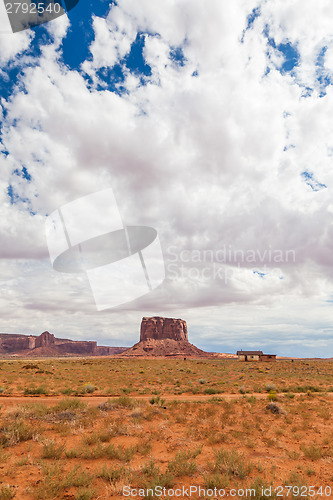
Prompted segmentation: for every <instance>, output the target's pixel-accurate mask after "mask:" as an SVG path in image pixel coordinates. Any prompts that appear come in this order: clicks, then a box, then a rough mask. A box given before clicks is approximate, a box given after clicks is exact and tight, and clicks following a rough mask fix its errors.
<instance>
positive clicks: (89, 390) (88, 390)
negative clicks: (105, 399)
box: [83, 384, 96, 394]
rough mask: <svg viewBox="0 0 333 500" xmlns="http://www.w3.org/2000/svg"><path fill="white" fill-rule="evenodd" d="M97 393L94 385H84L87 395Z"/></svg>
mask: <svg viewBox="0 0 333 500" xmlns="http://www.w3.org/2000/svg"><path fill="white" fill-rule="evenodd" d="M95 391H96V387H95V386H94V385H93V384H84V386H83V392H86V393H87V394H92V393H93V392H95Z"/></svg>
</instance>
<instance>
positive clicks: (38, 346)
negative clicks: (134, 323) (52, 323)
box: [0, 332, 126, 356]
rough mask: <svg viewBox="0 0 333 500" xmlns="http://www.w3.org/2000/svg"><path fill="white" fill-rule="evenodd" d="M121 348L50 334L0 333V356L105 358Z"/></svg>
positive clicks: (121, 349) (116, 352)
mask: <svg viewBox="0 0 333 500" xmlns="http://www.w3.org/2000/svg"><path fill="white" fill-rule="evenodd" d="M125 350H126V348H124V347H123V348H122V347H118V348H117V347H107V346H106V347H104V346H97V342H93V341H75V340H69V339H58V338H56V337H55V336H54V335H53V334H52V333H49V332H43V333H42V334H41V335H39V336H37V337H36V336H34V335H29V336H27V335H20V334H9V333H0V354H4V355H6V354H10V355H13V354H15V355H19V356H36V355H38V356H64V355H65V356H66V355H78V356H85V355H88V356H105V355H113V354H118V353H120V352H122V351H125Z"/></svg>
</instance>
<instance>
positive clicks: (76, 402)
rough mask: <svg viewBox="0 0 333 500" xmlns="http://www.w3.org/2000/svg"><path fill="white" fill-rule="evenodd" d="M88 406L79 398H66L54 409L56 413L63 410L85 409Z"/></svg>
mask: <svg viewBox="0 0 333 500" xmlns="http://www.w3.org/2000/svg"><path fill="white" fill-rule="evenodd" d="M86 408H87V404H86V403H85V402H84V401H81V400H80V399H78V398H64V399H62V400H61V401H59V403H57V404H56V405H55V406H54V407H53V408H52V411H53V412H54V413H60V412H63V411H83V410H85V409H86Z"/></svg>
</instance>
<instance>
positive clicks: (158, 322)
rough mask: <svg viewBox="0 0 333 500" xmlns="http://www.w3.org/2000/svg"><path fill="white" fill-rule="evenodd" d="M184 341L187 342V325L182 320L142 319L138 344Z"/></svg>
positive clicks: (156, 317)
mask: <svg viewBox="0 0 333 500" xmlns="http://www.w3.org/2000/svg"><path fill="white" fill-rule="evenodd" d="M150 339H152V340H163V339H173V340H185V341H187V342H188V337H187V325H186V321H184V320H183V319H173V318H160V317H158V316H155V317H153V318H142V322H141V331H140V342H141V341H144V340H150Z"/></svg>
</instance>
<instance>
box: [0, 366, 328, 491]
mask: <svg viewBox="0 0 333 500" xmlns="http://www.w3.org/2000/svg"><path fill="white" fill-rule="evenodd" d="M0 405H1V411H0V471H1V474H0V500H4V499H10V498H15V499H26V500H30V499H77V500H89V499H106V498H115V499H124V498H169V499H170V498H189V490H188V488H189V487H190V486H193V487H197V488H199V487H201V488H202V490H201V493H200V494H199V493H193V491H194V490H192V494H191V498H194V499H198V498H222V492H223V495H224V496H223V498H255V499H265V498H303V499H304V498H333V420H332V415H333V361H332V360H315V359H294V360H291V359H279V360H277V361H276V362H272V363H262V362H252V363H251V362H250V363H242V362H239V361H238V360H236V359H228V358H220V359H194V358H192V359H183V358H179V359H122V358H121V357H118V358H117V357H113V358H110V357H104V358H98V357H91V358H89V357H87V358H53V359H50V358H46V359H30V358H29V359H28V360H27V359H2V360H1V361H0ZM157 486H159V487H160V489H157V490H156V487H157ZM163 488H165V489H163ZM160 492H161V494H160ZM219 492H220V493H221V494H219Z"/></svg>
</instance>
